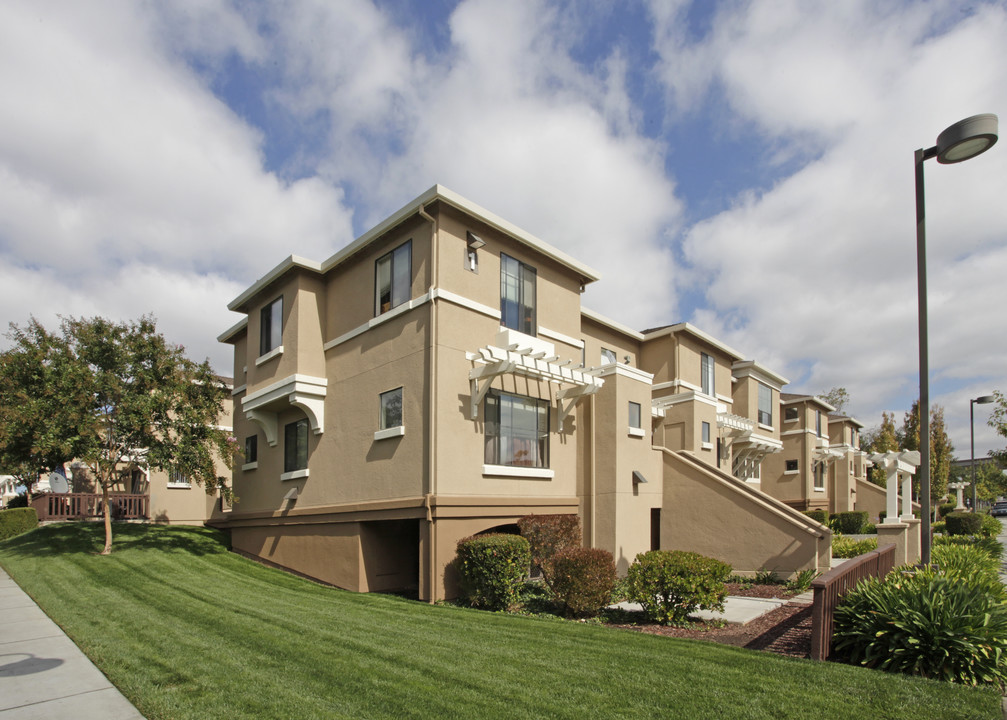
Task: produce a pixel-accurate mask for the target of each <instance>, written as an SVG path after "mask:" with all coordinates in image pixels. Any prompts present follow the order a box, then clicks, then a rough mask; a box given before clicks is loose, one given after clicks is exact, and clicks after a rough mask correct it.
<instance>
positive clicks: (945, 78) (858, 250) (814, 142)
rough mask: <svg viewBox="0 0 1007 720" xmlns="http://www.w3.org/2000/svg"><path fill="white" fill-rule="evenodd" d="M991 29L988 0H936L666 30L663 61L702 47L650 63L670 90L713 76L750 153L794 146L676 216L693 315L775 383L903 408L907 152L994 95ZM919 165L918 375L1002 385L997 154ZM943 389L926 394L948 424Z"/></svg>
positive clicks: (702, 89)
mask: <svg viewBox="0 0 1007 720" xmlns="http://www.w3.org/2000/svg"><path fill="white" fill-rule="evenodd" d="M658 37H659V38H660V37H661V35H660V33H659V34H658ZM1005 41H1007V11H1005V10H1004V8H1003V7H1001V6H993V5H981V6H978V7H977V10H976V12H975V14H974V15H973V16H972V17H964V16H962V15H960V14H957V15H956V14H955V13H952V12H950V11H949V7H948V6H941V5H909V6H906V7H901V6H900V7H898V8H894V7H891V6H884V7H881V8H880V9H879V6H876V4H873V3H866V2H856V3H854V2H851V3H814V4H808V3H797V2H792V3H784V4H781V3H778V2H753V3H750V4H745V5H743V6H742V5H739V6H730V7H728V8H726V9H725V10H724V11H723V12H721V13H720V14H719V15H718V17H717V19H716V20H715V24H714V29H713V31H712V32H711V35H710V37H709V38H707V39H706V40H705V41H703V42H702V43H700V44H699V45H698V46H688V45H685V46H684V47H683V45H682V42H681V40H680V39H679V40H674V41H673V42H671V43H670V44H669V45H668V47H667V48H665V49H664V52H665V53H666V57H665V61H664V63H663V65H662V69H663V70H664V71H665V72H666V73H670V72H671V71H672V70H673V69H674V68H676V67H678V68H681V67H682V63H683V62H685V61H688V60H689V58H690V57H699V56H702V57H703V58H704V59H705V60H706V61H711V62H713V67H712V69H711V70H710V71H709V73H708V75H707V76H706V77H705V78H702V79H703V80H704V81H705V84H704V85H700V86H699V87H691V86H690V87H688V88H685V89H684V90H683V88H682V82H683V81H682V80H681V79H676V78H674V77H669V76H668V75H665V78H664V79H665V81H666V84H667V86H668V87H669V92H672V93H674V94H675V97H677V98H686V99H688V100H690V101H691V102H693V103H694V105H693V106H691V107H689V108H688V109H690V110H691V111H693V112H695V111H697V109H696V107H695V103H698V102H699V100H700V99H702V98H703V97H707V94H708V93H711V92H720V93H723V96H724V100H725V101H726V103H727V104H728V106H729V107H731V108H732V109H733V111H734V112H735V113H736V117H735V118H734V119H733V122H740V123H747V124H748V125H749V127H750V128H752V129H754V132H756V133H757V134H759V135H760V136H762V137H765V138H766V153H767V155H766V160H767V161H769V162H772V160H773V159H774V157H776V155H777V154H781V155H788V154H789V155H793V154H795V153H796V154H798V155H801V154H804V155H806V156H807V154H808V153H811V155H810V157H812V158H813V159H812V160H810V161H808V162H807V163H806V164H805V165H804V166H803V167H802V168H800V169H799V170H798V171H797V172H795V173H794V174H792V175H790V176H789V177H784V178H781V179H780V181H779V182H778V183H777V184H776V185H775V186H773V187H771V188H770V189H768V190H767V191H765V192H764V193H762V194H746V195H743V196H741V197H739V198H737V199H736V202H735V204H734V205H733V207H731V208H730V209H728V210H727V211H725V212H723V213H721V214H719V215H717V216H715V217H713V218H710V219H708V220H707V221H705V222H702V223H700V224H699V225H697V226H695V227H693V228H691V229H690V230H689V232H688V233H687V236H686V241H685V245H684V251H685V254H686V257H687V258H688V260H689V261H690V262H691V263H693V265H694V269H695V270H696V271H698V272H700V273H702V274H704V275H706V277H707V278H708V279H709V285H708V290H707V294H706V299H707V308H708V309H707V310H706V311H704V312H701V313H699V314H698V315H697V322H700V323H702V322H703V321H709V322H710V324H711V325H713V326H714V327H712V328H711V331H712V332H715V333H722V334H723V336H724V339H725V340H727V341H728V342H730V343H731V344H734V345H735V346H736V347H739V348H743V349H745V350H746V351H747V352H751V353H753V354H754V355H756V356H757V357H760V358H766V360H765V361H766V362H770V361H771V362H772V363H780V365H779V366H778V368H779V369H780V370H781V371H782V372H784V374H787V375H789V376H790V377H791V379H792V380H794V381H795V389H800V390H805V391H823V390H825V389H827V388H829V387H831V386H834V385H844V386H846V387H847V388H848V389H849V390H850V392H851V395H852V397H853V402H854V407H853V408H852V410H853V411H854V412H855V413H856V414H858V415H859V416H860V418H861V420H863V421H865V422H867V423H868V424H873V423H876V422H877V421H878V419H879V417H880V412H881V410H883V409H892V408H903V409H904V408H905V407H907V406H908V404H909V402H910V401H911V399H912V398H913V397H915V395H916V370H917V361H918V356H917V342H916V333H917V326H916V317H917V309H916V255H915V224H914V206H913V202H914V190H913V168H912V152H913V150H914V149H915V148H916V147H919V146H920V145H930V144H932V143H933V142H934V140H935V139H936V136H937V134H938V132H940V130H942V129H943V128H944V127H945V126H947V125H948V124H950V123H951V122H954V121H955V120H957V119H959V118H961V117H964V116H967V115H971V114H974V113H977V112H996V111H997V110H998V109H1001V110H1002V109H1003V108H1004V107H1005V105H1007V66H1005V65H1004V63H1003V62H1002V57H1003V51H1002V48H1003V44H1004V42H1005ZM680 53H684V57H685V61H683V60H681V58H680V57H679V54H680ZM926 173H927V201H928V202H927V211H928V220H927V221H928V224H927V231H928V281H929V304H930V363H931V369H932V387H936V386H937V384H938V383H939V382H941V381H950V380H957V381H958V382H957V383H956V384H960V382H961V381H963V380H966V379H969V378H978V377H985V378H987V379H988V380H990V381H991V382H999V384H1000V385H1004V384H1005V382H1004V381H1005V380H1007V377H1005V373H1004V371H1003V367H1004V366H1003V358H1004V357H1005V356H1007V336H1005V335H1004V334H1003V333H1000V332H990V329H991V328H998V327H1003V321H1002V318H1001V317H1000V308H1002V307H1003V306H1004V304H1005V300H1007V292H1005V290H1004V285H1003V283H1002V282H1001V281H1000V278H1002V277H1003V276H1002V275H998V274H997V270H998V269H999V270H1001V271H1002V270H1003V265H1004V254H1005V252H1007V250H1005V242H1004V241H1005V238H1007V210H1005V206H1004V204H1003V203H1002V202H998V201H997V200H996V198H997V196H998V195H1001V194H1002V184H1001V183H999V182H998V180H999V179H1000V178H1003V177H1004V176H1005V175H1007V154H1005V153H1004V151H1003V149H1002V148H999V147H997V148H995V149H994V151H993V152H990V153H989V154H988V155H985V156H983V157H982V158H979V159H976V160H974V161H971V162H969V163H967V164H965V165H962V166H949V167H941V166H938V165H937V164H936V163H927V167H926ZM932 392H933V391H932ZM960 392H962V393H964V391H960ZM962 397H964V395H961V396H959V391H955V392H954V393H953V394H950V395H947V396H941V398H942V399H944V400H945V403H946V406H947V412H948V418H949V421H950V423H951V425H952V427H953V428H954V429H955V430H956V432H960V431H961V426H962V423H961V414H960V409H959V408H958V407H957V406H960V405H961V400H962ZM965 400H966V402H965V407H966V409H967V405H968V403H967V398H965ZM935 401H938V400H937V399H936V398H935ZM966 429H967V428H966ZM956 444H958V445H959V446H961V444H962V443H961V440H960V437H956Z"/></svg>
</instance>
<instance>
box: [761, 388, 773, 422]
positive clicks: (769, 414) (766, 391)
mask: <svg viewBox="0 0 1007 720" xmlns="http://www.w3.org/2000/svg"><path fill="white" fill-rule="evenodd" d="M759 423H761V424H762V425H772V424H773V391H772V389H771V388H770V387H769V386H768V385H763V384H762V383H759Z"/></svg>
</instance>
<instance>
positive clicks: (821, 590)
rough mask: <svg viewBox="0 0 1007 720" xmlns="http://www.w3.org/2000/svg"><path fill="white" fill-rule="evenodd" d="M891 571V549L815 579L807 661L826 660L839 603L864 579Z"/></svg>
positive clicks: (893, 562) (891, 546) (830, 647)
mask: <svg viewBox="0 0 1007 720" xmlns="http://www.w3.org/2000/svg"><path fill="white" fill-rule="evenodd" d="M894 567H895V546H894V545H885V546H884V547H880V548H878V549H877V550H871V551H870V552H868V553H864V554H863V555H859V556H858V557H855V558H853V559H852V560H847V561H846V562H844V563H843V564H842V565H840V566H839V567H837V568H834V569H832V570H829V572H827V573H825V574H824V575H822V576H820V577H817V578H815V579H814V580H813V581H812V582H811V587H812V589H813V590H814V591H815V599H814V605H813V606H812V609H811V659H812V660H827V659H828V657H829V655H831V654H832V628H833V624H832V616H833V612H834V611H835V609H836V605H838V604H839V601H840V599H842V597H843V596H844V595H845V594H846V593H848V592H849V591H850V590H852V589H853V588H854V587H856V585H857V583H858V582H860V581H861V580H863V579H864V578H868V577H884V576H885V575H887V574H888V573H889V572H891V571H892V569H893V568H894Z"/></svg>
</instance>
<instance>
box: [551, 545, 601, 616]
mask: <svg viewBox="0 0 1007 720" xmlns="http://www.w3.org/2000/svg"><path fill="white" fill-rule="evenodd" d="M614 588H615V560H614V559H613V558H612V553H610V552H609V551H608V550H601V549H599V548H572V549H570V550H564V551H562V552H561V553H559V554H558V555H556V556H555V557H554V558H553V560H552V589H553V592H554V593H556V598H557V599H558V600H559V601H560V602H562V603H563V607H564V608H565V609H566V612H567V614H568V615H574V616H578V617H583V616H593V615H597V614H598V611H599V610H601V609H602V608H603V607H605V606H606V605H608V604H609V601H610V600H611V599H612V590H613V589H614Z"/></svg>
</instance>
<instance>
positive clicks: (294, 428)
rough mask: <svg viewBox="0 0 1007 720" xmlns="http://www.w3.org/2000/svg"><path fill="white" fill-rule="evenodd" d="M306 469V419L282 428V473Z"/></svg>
mask: <svg viewBox="0 0 1007 720" xmlns="http://www.w3.org/2000/svg"><path fill="white" fill-rule="evenodd" d="M307 467H308V419H307V418H301V419H300V420H295V421H294V422H292V423H288V424H287V425H286V426H285V427H284V428H283V472H285V473H289V472H294V471H295V470H306V469H307Z"/></svg>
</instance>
